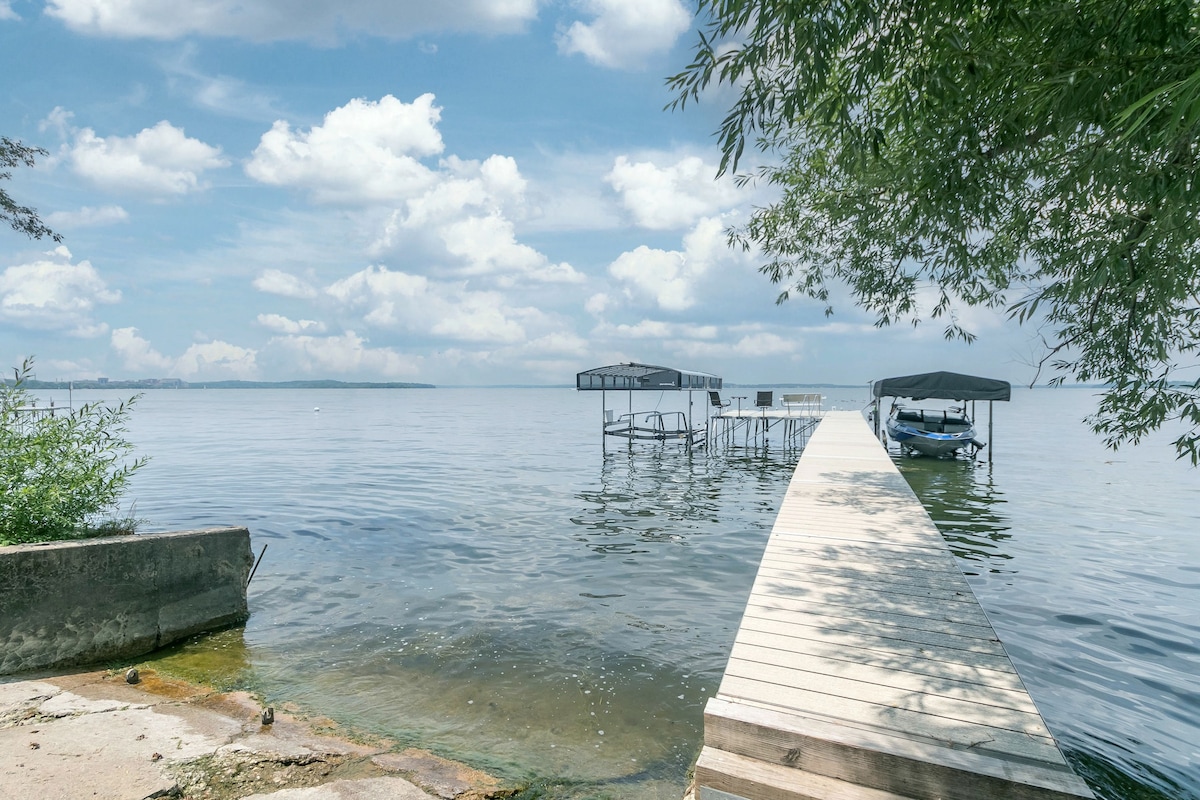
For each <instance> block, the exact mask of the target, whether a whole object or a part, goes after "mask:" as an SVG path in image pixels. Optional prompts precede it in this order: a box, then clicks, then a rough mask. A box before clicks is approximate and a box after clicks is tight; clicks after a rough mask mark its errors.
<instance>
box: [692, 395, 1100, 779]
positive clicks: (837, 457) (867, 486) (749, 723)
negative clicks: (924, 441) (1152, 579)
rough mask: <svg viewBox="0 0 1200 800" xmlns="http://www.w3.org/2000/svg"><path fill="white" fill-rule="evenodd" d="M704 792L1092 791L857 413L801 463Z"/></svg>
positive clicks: (772, 543)
mask: <svg viewBox="0 0 1200 800" xmlns="http://www.w3.org/2000/svg"><path fill="white" fill-rule="evenodd" d="M695 786H696V793H697V795H698V798H699V800H900V799H901V798H908V799H909V800H924V799H925V798H929V800H933V798H938V800H991V798H1005V800H1025V799H1026V798H1029V799H1030V800H1032V799H1034V798H1037V799H1038V800H1064V799H1065V798H1080V797H1084V798H1090V797H1093V795H1092V793H1091V791H1090V790H1089V789H1088V788H1087V785H1086V784H1085V783H1084V782H1083V781H1082V780H1081V779H1080V778H1079V777H1078V776H1076V775H1075V774H1074V773H1073V772H1072V771H1071V768H1070V767H1069V766H1068V765H1067V763H1066V761H1065V760H1064V759H1063V756H1062V753H1061V752H1060V751H1059V749H1058V745H1057V744H1056V743H1055V741H1054V738H1053V736H1051V734H1050V731H1049V730H1048V729H1047V728H1046V724H1045V722H1044V721H1043V720H1042V717H1041V715H1040V714H1039V713H1038V710H1037V708H1036V707H1035V706H1034V704H1033V701H1032V699H1030V697H1029V694H1028V692H1026V690H1025V687H1024V686H1023V684H1022V683H1021V678H1020V676H1018V675H1017V672H1016V670H1015V669H1014V668H1013V665H1012V663H1011V661H1010V660H1009V658H1008V655H1007V654H1006V653H1005V651H1004V647H1003V645H1001V643H1000V640H999V639H998V638H997V636H996V633H995V631H994V630H993V629H992V626H991V624H990V623H989V622H988V620H987V617H986V616H985V615H984V612H983V609H982V608H981V607H980V606H979V603H978V601H977V600H976V599H975V596H974V594H973V593H972V592H971V588H970V586H969V585H968V584H967V581H966V579H965V578H964V577H963V574H962V572H961V571H960V570H959V568H958V565H957V564H956V563H955V560H954V557H953V555H952V554H951V553H950V551H949V549H948V548H947V546H946V544H945V542H944V541H943V539H942V537H941V535H940V534H939V533H938V531H937V529H936V528H935V527H934V525H933V522H932V521H931V520H930V518H929V515H928V514H927V513H926V512H925V509H924V508H923V507H922V506H921V503H920V501H918V500H917V498H916V496H915V495H914V494H913V492H912V490H911V489H910V488H909V487H908V484H907V483H905V481H904V478H903V477H902V476H901V475H900V473H899V471H898V470H897V469H896V466H895V465H894V464H893V463H892V461H891V459H890V458H889V457H888V455H887V453H886V452H885V450H884V449H883V447H881V446H880V443H879V442H878V441H877V440H876V439H875V437H874V435H873V434H872V432H871V430H870V428H869V427H868V426H867V423H866V422H865V421H864V420H863V418H862V416H861V415H860V414H859V413H857V412H829V413H827V414H826V415H825V416H824V419H823V421H822V422H821V423H820V425H819V427H818V428H817V430H816V431H815V433H813V435H812V438H811V440H810V441H809V442H808V444H807V447H806V448H805V450H804V454H803V455H802V456H801V458H800V461H799V463H798V464H797V465H796V471H795V474H794V475H793V477H792V481H791V483H790V485H789V486H788V489H787V494H786V497H785V499H784V501H783V503H782V505H781V507H780V509H779V515H778V518H777V519H776V521H775V526H774V528H773V529H772V531H771V537H770V540H769V541H768V543H767V548H766V552H765V553H764V555H763V560H762V564H761V566H760V568H759V571H758V577H757V578H756V579H755V582H754V586H753V588H752V590H751V594H750V600H749V602H748V604H747V607H746V613H745V616H744V617H743V619H742V624H741V627H740V628H739V630H738V633H737V637H736V640H735V642H734V645H733V650H732V652H731V654H730V658H729V664H728V667H727V668H726V670H725V677H724V679H723V680H722V681H721V685H720V688H719V689H718V691H717V696H716V697H714V698H712V699H711V700H709V702H708V705H707V707H706V708H705V715H704V749H703V751H702V752H701V755H700V759H699V761H698V762H697V764H696V777H695Z"/></svg>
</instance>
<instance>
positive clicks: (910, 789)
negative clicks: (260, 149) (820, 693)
mask: <svg viewBox="0 0 1200 800" xmlns="http://www.w3.org/2000/svg"><path fill="white" fill-rule="evenodd" d="M704 713H705V716H704V728H705V746H706V747H707V748H710V749H713V750H719V751H725V752H729V753H734V754H736V755H740V756H743V757H749V758H753V759H757V760H759V761H763V762H767V763H771V764H777V765H780V766H783V767H793V768H796V769H800V770H804V771H806V772H811V773H816V774H820V775H828V776H829V777H833V778H835V779H839V780H843V781H848V782H851V783H856V784H860V785H864V786H868V787H872V788H875V789H880V790H885V791H891V792H896V793H898V794H901V795H903V796H905V797H939V798H943V800H981V798H1000V797H1003V798H1026V799H1031V798H1054V799H1055V800H1061V798H1063V797H1064V796H1065V797H1072V798H1074V797H1087V796H1089V794H1088V790H1087V787H1086V785H1085V784H1084V783H1083V781H1081V780H1080V779H1079V778H1078V777H1076V776H1075V775H1074V773H1072V772H1071V770H1070V767H1068V766H1067V764H1066V762H1065V761H1059V762H1056V763H1046V764H1037V763H1024V762H1020V761H1011V760H998V759H996V758H993V757H992V756H990V755H984V754H979V753H976V752H973V751H970V750H952V749H949V748H947V747H946V746H945V745H944V744H943V743H941V742H936V741H930V740H927V739H921V738H917V737H914V738H906V737H903V736H896V735H893V734H891V733H887V732H880V731H877V730H870V729H857V728H850V727H847V726H844V725H833V724H830V723H828V722H826V721H823V720H820V719H817V718H813V717H804V716H799V715H792V714H783V713H779V712H775V711H771V710H768V709H762V708H757V707H752V706H745V705H740V704H735V703H730V702H728V701H725V700H722V699H720V698H713V699H712V700H710V701H709V703H708V705H707V707H706V708H705V710H704ZM747 744H748V745H750V749H749V750H744V749H743V745H747Z"/></svg>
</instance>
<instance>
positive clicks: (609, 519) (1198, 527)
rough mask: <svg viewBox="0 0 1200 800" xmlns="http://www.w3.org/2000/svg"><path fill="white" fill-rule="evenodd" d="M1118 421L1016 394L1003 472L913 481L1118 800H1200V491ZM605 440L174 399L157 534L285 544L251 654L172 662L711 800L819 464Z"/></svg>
mask: <svg viewBox="0 0 1200 800" xmlns="http://www.w3.org/2000/svg"><path fill="white" fill-rule="evenodd" d="M765 388H769V387H765ZM813 391H821V392H822V393H823V394H825V395H826V408H837V409H860V408H862V407H863V406H864V405H865V404H866V402H867V393H866V390H865V388H864V389H846V390H833V389H823V390H813ZM739 393H740V394H747V395H752V392H747V391H739V390H727V391H726V394H727V395H729V396H733V395H735V394H739ZM117 396H118V394H116V393H111V392H106V393H100V392H88V393H80V392H77V393H76V395H75V402H76V403H77V404H78V403H79V402H80V400H81V399H96V398H114V397H117ZM702 396H703V395H702V394H697V395H696V397H697V405H696V407H695V413H696V414H697V415H702V414H704V413H706V411H707V409H706V408H705V406H704V405H703V404H701V403H700V402H699V398H701V397H702ZM621 397H622V399H621V401H620V402H621V403H624V402H625V401H624V399H623V398H624V395H622V396H621ZM613 398H614V396H613V395H612V394H610V395H609V401H610V402H613ZM684 398H686V395H682V396H680V395H668V396H663V397H659V396H653V395H648V396H644V397H643V398H639V401H638V402H639V405H638V406H636V407H644V404H645V403H647V402H649V403H650V405H654V404H655V403H658V404H660V407H661V408H662V409H664V410H673V409H676V408H678V407H679V406H678V403H679V402H681V401H682V400H683V399H684ZM1093 402H1094V400H1093V397H1092V395H1091V393H1090V392H1089V391H1087V390H1082V389H1061V390H1032V391H1030V390H1015V391H1014V398H1013V402H1011V403H1007V404H1004V403H997V404H996V409H995V413H996V424H995V442H994V443H993V448H992V449H993V451H994V459H995V460H994V463H993V464H991V465H988V464H986V463H980V464H970V463H964V462H944V461H932V460H928V459H904V460H899V459H898V460H899V463H900V467H901V469H902V471H903V472H904V474H905V476H906V478H907V479H908V480H909V482H910V484H911V485H912V486H913V488H914V489H915V490H916V492H917V493H918V495H919V496H920V497H921V498H922V501H923V502H924V503H925V505H926V507H927V508H928V509H929V511H930V514H931V515H932V517H933V519H934V521H935V522H936V523H937V524H938V526H939V528H940V529H941V530H942V531H943V533H944V535H945V537H946V538H947V540H948V543H949V545H950V547H951V548H952V549H953V550H954V552H955V553H956V555H957V556H958V557H959V559H960V565H961V566H962V568H963V570H964V572H966V573H967V575H968V578H969V580H970V582H971V584H972V586H973V588H974V590H975V593H976V595H977V596H978V598H979V600H980V602H981V604H982V605H983V607H984V609H985V610H986V611H987V613H988V615H989V617H990V618H991V620H992V622H993V624H994V626H995V628H996V630H997V631H998V633H999V634H1000V637H1001V639H1002V640H1003V642H1004V644H1005V646H1006V647H1007V649H1008V651H1009V653H1010V655H1011V656H1012V658H1013V660H1014V662H1015V663H1016V665H1017V667H1018V670H1019V671H1020V673H1021V675H1022V677H1023V679H1024V681H1025V683H1026V685H1027V687H1028V689H1029V691H1030V693H1031V694H1032V695H1033V698H1034V700H1035V701H1036V703H1037V704H1038V706H1039V708H1040V710H1041V711H1042V713H1043V715H1044V716H1045V718H1046V721H1047V723H1048V725H1049V726H1050V728H1051V730H1052V731H1053V732H1054V733H1055V735H1056V736H1057V737H1058V739H1059V742H1060V744H1061V745H1062V747H1063V749H1064V750H1065V752H1066V753H1067V755H1068V758H1069V759H1070V760H1071V761H1072V762H1073V763H1074V764H1075V765H1076V767H1077V769H1078V771H1079V772H1080V773H1081V775H1083V776H1084V777H1085V778H1086V779H1087V780H1088V781H1089V783H1091V785H1092V786H1093V788H1094V789H1095V790H1096V792H1097V794H1098V795H1099V796H1101V797H1104V798H1113V799H1114V800H1115V798H1189V797H1190V798H1194V797H1198V796H1200V766H1198V765H1200V503H1198V502H1197V500H1198V499H1200V494H1198V493H1197V491H1196V489H1197V484H1198V481H1200V473H1198V472H1196V471H1195V470H1192V469H1191V468H1190V467H1187V466H1185V465H1183V464H1181V463H1178V462H1176V461H1175V460H1174V457H1173V452H1172V451H1171V449H1170V447H1169V445H1168V444H1167V443H1166V442H1167V440H1168V437H1162V438H1161V439H1156V440H1155V441H1154V442H1152V443H1149V444H1145V445H1142V446H1141V447H1138V448H1130V449H1127V450H1122V451H1120V452H1118V453H1115V454H1114V453H1112V452H1110V451H1107V450H1105V449H1104V448H1103V446H1102V444H1101V443H1100V442H1099V441H1098V440H1097V439H1096V438H1095V437H1093V436H1092V435H1091V434H1090V433H1089V432H1088V431H1087V429H1086V427H1085V426H1083V425H1082V424H1081V423H1080V420H1081V418H1082V417H1083V416H1084V415H1085V414H1086V413H1087V412H1088V410H1089V409H1090V407H1091V404H1092V403H1093ZM318 407H319V409H320V410H319V411H317V410H315V409H316V408H318ZM981 416H982V417H983V418H984V419H983V421H984V422H986V414H984V413H982V409H981ZM600 420H601V413H600V397H599V395H598V394H596V393H577V392H575V391H573V390H570V389H497V390H492V389H436V390H402V391H387V390H318V391H290V390H287V391H285V390H269V391H268V390H259V391H246V390H243V391H237V390H224V391H216V390H211V391H199V390H193V391H165V390H164V391H155V392H150V393H147V394H146V395H145V396H144V397H143V398H142V400H141V401H140V402H139V404H138V405H137V407H136V409H135V413H134V418H133V421H132V425H131V430H130V436H131V438H132V439H133V440H134V441H135V443H136V444H137V445H138V447H139V449H140V450H141V451H143V452H145V453H146V454H149V455H151V456H152V457H153V460H152V461H151V463H150V465H149V466H148V467H146V469H145V470H143V471H142V472H141V473H139V474H138V475H137V476H136V480H135V482H134V486H133V489H132V491H131V493H130V498H131V499H134V500H136V507H135V509H134V513H135V515H136V516H138V517H140V518H142V519H144V520H146V522H145V524H144V526H143V530H145V531H154V530H170V529H180V528H196V527H208V526H214V525H225V524H229V525H245V526H247V527H249V529H250V531H251V535H252V541H253V546H254V549H255V552H256V553H258V552H259V551H261V550H262V548H263V546H264V545H268V549H267V552H266V555H265V557H264V559H263V561H262V564H261V566H260V567H259V570H258V573H257V575H256V576H255V577H254V580H253V582H252V583H251V586H250V592H249V594H250V608H251V612H252V616H251V618H250V621H249V623H248V624H247V625H246V627H245V629H244V630H238V631H231V632H226V633H223V634H219V635H217V636H212V637H204V638H201V639H199V640H197V641H195V642H192V643H189V644H188V645H186V646H184V647H182V648H177V649H176V650H174V651H172V652H170V653H168V654H167V655H165V656H163V657H161V658H159V659H158V663H159V665H160V666H163V667H167V668H170V669H172V670H175V671H176V672H181V673H183V674H190V675H193V676H195V677H202V678H206V679H209V680H213V681H216V682H218V683H220V684H223V685H228V686H231V687H232V686H237V687H242V688H250V689H252V690H254V691H256V692H259V693H261V694H262V695H263V696H265V697H266V698H267V699H268V700H270V701H271V702H273V703H276V704H279V703H281V702H285V701H287V702H291V703H294V704H296V705H297V706H298V707H299V708H301V709H303V710H305V711H308V712H311V713H317V714H323V715H326V716H329V717H331V718H333V719H335V720H337V721H338V722H341V723H343V724H346V725H349V726H352V727H355V728H358V729H362V730H365V731H369V732H372V733H376V734H382V735H385V736H388V737H391V738H393V739H395V740H397V741H399V742H402V743H407V744H414V745H419V746H422V747H426V748H428V749H431V750H434V751H435V752H438V753H441V754H443V755H446V756H449V757H453V758H457V759H461V760H464V761H467V762H469V763H472V764H475V765H477V766H480V767H483V768H486V769H489V770H492V771H494V772H496V773H498V774H500V775H503V776H505V777H508V778H511V779H518V780H529V781H533V782H537V783H544V784H546V785H547V787H548V788H547V792H548V794H547V796H549V797H563V798H568V797H569V798H583V797H614V798H635V799H636V800H651V799H654V800H657V799H658V798H670V800H679V798H680V797H681V795H682V792H683V789H684V784H685V781H686V772H687V770H688V768H689V766H690V765H691V763H692V762H693V760H694V759H695V757H696V755H697V754H698V752H699V748H700V741H701V735H702V722H701V715H702V709H703V707H704V703H705V700H706V699H707V698H708V697H710V696H711V695H712V694H713V693H714V692H715V690H716V687H717V684H718V683H719V682H720V678H721V674H722V670H723V668H724V665H725V662H726V659H727V657H728V652H729V648H730V645H731V643H732V639H733V635H734V633H735V631H736V629H737V626H738V623H739V621H740V618H741V613H742V610H743V607H744V604H745V601H746V597H747V595H748V593H749V590H750V585H751V583H752V582H753V579H754V574H755V571H756V569H757V565H758V560H759V557H760V556H761V553H762V549H763V547H764V545H765V543H766V539H767V536H768V534H769V531H770V528H771V525H772V523H773V521H774V517H775V513H776V510H777V508H778V504H779V502H780V500H781V498H782V496H783V492H784V489H785V487H786V485H787V483H788V480H789V478H790V475H791V469H792V467H793V466H794V462H795V457H796V453H795V452H792V451H781V450H778V449H775V450H769V451H765V452H764V451H762V450H759V451H757V452H755V451H749V452H747V451H729V452H721V453H716V454H711V455H707V456H706V455H704V454H703V453H702V452H700V453H688V452H687V451H685V450H683V449H681V448H679V447H678V446H676V445H668V446H661V445H651V446H644V447H640V448H637V449H635V451H634V452H633V453H630V452H629V451H628V449H625V448H622V447H614V446H613V445H612V444H610V445H609V447H608V453H607V454H606V455H605V454H603V453H602V452H601V441H600V438H601V437H600V435H599V428H600ZM984 430H986V427H984ZM897 458H898V457H897Z"/></svg>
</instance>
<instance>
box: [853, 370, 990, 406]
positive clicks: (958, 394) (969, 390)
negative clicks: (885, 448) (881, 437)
mask: <svg viewBox="0 0 1200 800" xmlns="http://www.w3.org/2000/svg"><path fill="white" fill-rule="evenodd" d="M871 391H872V393H873V394H874V396H875V397H907V398H910V399H912V400H926V399H930V398H932V399H934V400H1010V399H1012V384H1010V383H1009V382H1008V381H999V380H995V379H993V378H977V377H975V376H974V375H960V374H959V373H957V372H925V373H922V374H920V375H904V376H902V377H899V378H884V379H883V380H881V381H875V383H874V385H873V386H872V387H871Z"/></svg>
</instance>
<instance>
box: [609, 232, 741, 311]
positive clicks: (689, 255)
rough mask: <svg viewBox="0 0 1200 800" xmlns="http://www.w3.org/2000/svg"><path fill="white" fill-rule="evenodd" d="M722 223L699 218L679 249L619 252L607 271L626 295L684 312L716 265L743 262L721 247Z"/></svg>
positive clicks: (739, 255)
mask: <svg viewBox="0 0 1200 800" xmlns="http://www.w3.org/2000/svg"><path fill="white" fill-rule="evenodd" d="M724 231H725V229H724V224H723V223H722V222H721V220H720V219H717V218H715V217H705V218H703V219H701V220H700V221H699V222H698V223H697V224H696V226H695V228H693V229H692V230H691V231H690V232H689V233H688V234H687V235H686V236H684V237H683V250H682V251H680V250H658V249H653V248H650V247H646V246H645V245H642V246H641V247H638V248H637V249H635V250H632V251H628V252H625V253H622V254H621V255H620V256H618V257H617V259H616V260H615V261H613V263H612V264H611V265H609V268H608V272H609V274H610V275H612V276H613V277H614V278H616V279H617V280H618V281H620V282H622V283H624V284H625V287H626V296H628V297H630V298H633V299H636V298H648V299H650V300H652V301H653V302H654V303H655V304H656V305H657V306H658V307H659V308H661V309H663V310H665V311H684V310H686V309H689V308H691V307H692V306H694V305H696V304H697V302H698V301H699V289H700V287H701V285H702V284H704V283H705V282H706V278H707V276H708V275H709V274H710V273H713V272H715V269H714V268H715V267H716V266H717V265H718V264H722V263H730V264H742V263H746V262H747V257H746V255H745V254H744V253H740V252H737V251H733V250H731V249H730V248H729V247H728V246H726V244H725V232H724Z"/></svg>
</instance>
